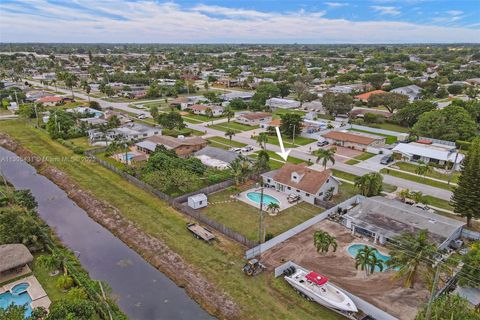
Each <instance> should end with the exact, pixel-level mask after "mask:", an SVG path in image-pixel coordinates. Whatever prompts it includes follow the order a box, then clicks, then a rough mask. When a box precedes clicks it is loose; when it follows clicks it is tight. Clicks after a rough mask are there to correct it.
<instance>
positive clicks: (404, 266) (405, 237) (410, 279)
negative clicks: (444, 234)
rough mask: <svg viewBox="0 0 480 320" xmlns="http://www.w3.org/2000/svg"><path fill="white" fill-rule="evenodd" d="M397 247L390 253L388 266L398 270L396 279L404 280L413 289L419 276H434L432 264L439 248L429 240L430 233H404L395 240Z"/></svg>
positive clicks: (421, 231) (425, 231) (424, 231)
mask: <svg viewBox="0 0 480 320" xmlns="http://www.w3.org/2000/svg"><path fill="white" fill-rule="evenodd" d="M393 241H394V243H395V245H394V246H393V249H392V250H391V251H390V260H388V261H387V265H388V266H389V267H392V268H398V271H397V273H395V275H394V279H401V278H403V279H404V286H405V287H410V288H411V289H413V287H414V285H415V282H416V280H417V276H418V275H419V273H420V274H422V275H423V276H424V277H426V276H428V275H430V274H432V263H433V261H434V255H435V254H436V252H437V247H436V246H435V245H434V244H432V243H430V242H429V240H428V231H427V230H426V229H425V230H420V231H419V232H418V233H417V234H416V235H413V234H411V233H404V234H402V235H401V236H399V237H396V238H394V239H393Z"/></svg>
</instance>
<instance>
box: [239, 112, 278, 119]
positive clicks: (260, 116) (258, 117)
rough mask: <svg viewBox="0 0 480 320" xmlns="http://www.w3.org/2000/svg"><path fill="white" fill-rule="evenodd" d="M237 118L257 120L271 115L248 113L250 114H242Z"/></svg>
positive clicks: (266, 113)
mask: <svg viewBox="0 0 480 320" xmlns="http://www.w3.org/2000/svg"><path fill="white" fill-rule="evenodd" d="M238 117H239V118H245V119H248V120H258V119H263V118H269V117H272V115H271V114H270V113H268V112H250V113H243V114H241V115H239V116H238Z"/></svg>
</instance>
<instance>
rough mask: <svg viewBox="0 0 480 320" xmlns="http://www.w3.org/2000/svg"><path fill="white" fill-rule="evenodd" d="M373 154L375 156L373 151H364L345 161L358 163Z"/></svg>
mask: <svg viewBox="0 0 480 320" xmlns="http://www.w3.org/2000/svg"><path fill="white" fill-rule="evenodd" d="M374 156H376V154H375V153H370V152H364V153H362V154H359V155H358V156H356V157H354V158H353V159H350V160H348V161H346V162H345V163H346V164H351V165H353V164H357V163H360V162H361V161H364V160H367V159H370V158H371V157H374Z"/></svg>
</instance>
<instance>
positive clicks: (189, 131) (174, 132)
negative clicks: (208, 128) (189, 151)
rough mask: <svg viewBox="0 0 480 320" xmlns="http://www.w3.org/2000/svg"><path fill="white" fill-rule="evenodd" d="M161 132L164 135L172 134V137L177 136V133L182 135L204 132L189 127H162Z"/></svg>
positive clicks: (200, 134)
mask: <svg viewBox="0 0 480 320" xmlns="http://www.w3.org/2000/svg"><path fill="white" fill-rule="evenodd" d="M162 134H163V135H165V136H172V137H178V136H179V135H184V136H192V135H193V136H203V135H204V134H205V132H202V131H198V130H194V129H191V128H184V129H181V130H178V129H173V130H170V129H163V130H162Z"/></svg>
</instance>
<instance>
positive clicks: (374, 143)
mask: <svg viewBox="0 0 480 320" xmlns="http://www.w3.org/2000/svg"><path fill="white" fill-rule="evenodd" d="M323 137H324V138H325V139H326V140H327V141H328V143H330V144H335V145H338V146H342V147H346V148H351V149H356V150H360V151H366V150H367V148H368V147H372V148H379V147H383V146H384V145H385V140H386V138H385V137H382V136H376V135H373V134H367V133H363V132H355V131H346V130H342V131H335V130H334V131H330V132H328V133H326V134H324V135H323Z"/></svg>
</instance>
